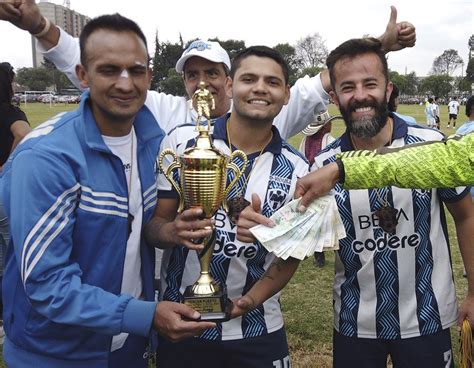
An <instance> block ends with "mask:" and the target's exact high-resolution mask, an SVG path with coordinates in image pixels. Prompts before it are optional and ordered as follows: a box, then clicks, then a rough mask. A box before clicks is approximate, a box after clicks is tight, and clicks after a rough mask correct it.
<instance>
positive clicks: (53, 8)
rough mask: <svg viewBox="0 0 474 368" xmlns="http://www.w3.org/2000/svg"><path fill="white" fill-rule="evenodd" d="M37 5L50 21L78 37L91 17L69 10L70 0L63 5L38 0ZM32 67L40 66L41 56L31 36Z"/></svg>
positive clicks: (46, 0)
mask: <svg viewBox="0 0 474 368" xmlns="http://www.w3.org/2000/svg"><path fill="white" fill-rule="evenodd" d="M38 7H39V8H40V10H41V13H42V14H43V15H44V16H45V17H46V18H48V19H49V20H50V21H51V22H53V23H54V24H56V25H58V26H59V27H61V28H62V29H64V30H65V31H66V32H67V33H69V34H70V35H72V36H74V37H79V35H80V33H81V31H82V29H83V28H84V26H85V25H86V23H87V22H89V20H90V19H91V18H89V17H88V16H86V15H83V14H79V13H77V12H75V11H74V10H71V6H70V1H68V0H66V1H64V3H63V5H57V4H54V3H52V2H49V1H48V0H40V2H39V4H38ZM31 45H32V54H33V68H37V67H39V66H41V63H42V62H43V56H42V55H41V54H40V53H39V52H38V50H37V49H36V41H35V38H34V37H31Z"/></svg>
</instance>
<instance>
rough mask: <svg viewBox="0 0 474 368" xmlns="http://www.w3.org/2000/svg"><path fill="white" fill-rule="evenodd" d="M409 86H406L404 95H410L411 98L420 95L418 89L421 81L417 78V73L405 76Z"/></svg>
mask: <svg viewBox="0 0 474 368" xmlns="http://www.w3.org/2000/svg"><path fill="white" fill-rule="evenodd" d="M405 78H406V81H407V84H406V90H405V91H403V93H404V94H406V95H409V96H414V95H416V94H417V93H418V88H419V85H420V80H419V78H418V77H417V76H416V73H415V72H411V73H408V74H407V75H405Z"/></svg>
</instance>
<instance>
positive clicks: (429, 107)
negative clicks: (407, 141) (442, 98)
mask: <svg viewBox="0 0 474 368" xmlns="http://www.w3.org/2000/svg"><path fill="white" fill-rule="evenodd" d="M425 115H426V122H427V124H428V127H429V128H435V127H436V121H435V117H434V111H433V98H432V97H430V98H428V101H426V105H425Z"/></svg>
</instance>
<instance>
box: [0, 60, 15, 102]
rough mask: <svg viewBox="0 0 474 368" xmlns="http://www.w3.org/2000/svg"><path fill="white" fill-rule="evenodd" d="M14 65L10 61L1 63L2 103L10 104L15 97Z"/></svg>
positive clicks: (0, 96) (0, 100)
mask: <svg viewBox="0 0 474 368" xmlns="http://www.w3.org/2000/svg"><path fill="white" fill-rule="evenodd" d="M13 78H15V72H14V71H13V67H12V66H11V64H10V63H8V62H3V63H0V103H6V104H10V103H11V100H12V97H13V87H12V82H13Z"/></svg>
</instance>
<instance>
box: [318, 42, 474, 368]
mask: <svg viewBox="0 0 474 368" xmlns="http://www.w3.org/2000/svg"><path fill="white" fill-rule="evenodd" d="M327 66H328V68H329V73H330V76H331V84H332V87H333V92H331V96H332V98H333V100H334V102H335V103H336V104H337V106H338V107H339V109H340V111H341V114H342V116H343V117H344V121H345V123H346V127H347V129H346V132H345V133H344V134H343V135H342V136H341V137H340V138H339V139H337V140H336V141H335V142H333V143H332V144H330V145H329V146H328V147H327V148H326V149H325V150H323V151H322V152H321V153H320V154H319V155H318V156H317V157H316V159H315V165H314V166H315V168H318V167H322V166H324V165H326V164H328V163H331V162H334V161H335V160H336V154H338V153H340V152H345V151H351V150H360V149H364V150H374V149H377V148H380V147H383V146H392V147H401V146H404V145H406V144H411V143H415V142H421V141H426V140H441V139H442V138H443V136H442V134H441V133H439V132H437V131H434V130H428V129H424V128H421V127H417V126H413V125H408V124H407V123H406V122H405V121H404V120H402V119H401V118H399V117H397V116H395V115H393V114H391V113H390V114H389V112H388V108H387V101H388V98H389V96H390V93H391V91H392V84H391V83H390V82H388V67H387V61H386V59H385V56H384V54H383V53H382V52H381V49H380V42H378V41H377V40H375V39H353V40H349V41H347V42H344V43H343V44H341V45H340V46H339V47H337V48H336V49H335V50H334V51H332V52H331V54H330V55H329V57H328V59H327ZM335 191H336V201H337V204H338V207H339V211H340V213H341V215H342V218H343V222H344V225H345V228H346V233H347V237H346V238H344V239H343V240H341V241H340V250H339V251H338V252H337V253H336V274H335V280H334V338H333V344H334V347H333V348H334V366H335V367H347V366H352V367H354V364H355V366H357V367H385V366H386V361H387V356H388V355H390V356H391V358H392V361H393V363H394V365H395V366H407V367H422V366H429V367H448V366H454V364H453V360H452V351H451V340H450V332H449V327H450V326H452V325H453V324H455V323H456V321H457V319H458V310H457V306H456V296H455V290H454V284H453V277H452V270H451V265H450V262H449V258H450V256H449V242H448V234H447V228H446V219H445V217H444V213H443V209H442V206H441V203H442V202H441V201H443V202H445V204H446V207H447V208H448V210H449V211H450V212H451V214H452V216H453V218H454V220H455V223H456V230H457V234H458V240H459V246H460V247H461V251H462V253H463V256H464V261H465V262H467V261H472V260H473V257H472V254H471V253H472V250H471V249H472V246H470V245H472V242H471V239H473V237H474V235H473V234H472V230H470V228H471V229H472V226H473V225H474V209H473V206H472V203H471V199H470V196H469V195H468V193H469V190H468V189H466V188H455V189H440V190H437V189H433V190H431V191H426V190H416V189H414V190H411V189H400V188H397V187H384V188H380V189H369V190H364V191H360V190H349V191H347V190H344V189H343V188H342V186H340V185H337V186H336V188H335ZM397 222H398V224H397ZM470 266H471V267H472V266H473V265H470ZM466 268H469V265H468V264H467V265H466ZM469 281H472V280H469ZM470 285H474V284H472V283H470ZM462 311H463V313H471V316H472V317H474V298H472V297H468V298H467V299H466V302H465V303H464V304H463V307H462ZM355 356H357V359H354V357H355Z"/></svg>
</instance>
